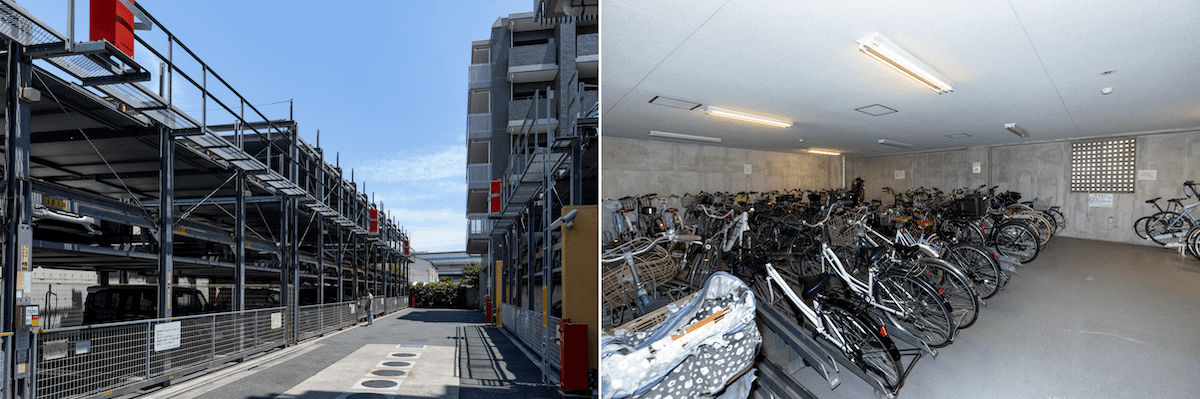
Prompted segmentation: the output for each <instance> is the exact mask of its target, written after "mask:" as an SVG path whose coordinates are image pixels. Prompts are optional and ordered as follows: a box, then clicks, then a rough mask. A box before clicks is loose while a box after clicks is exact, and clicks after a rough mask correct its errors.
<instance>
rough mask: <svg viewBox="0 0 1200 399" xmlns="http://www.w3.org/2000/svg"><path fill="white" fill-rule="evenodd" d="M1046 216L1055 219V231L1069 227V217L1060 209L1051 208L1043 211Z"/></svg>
mask: <svg viewBox="0 0 1200 399" xmlns="http://www.w3.org/2000/svg"><path fill="white" fill-rule="evenodd" d="M1042 212H1043V213H1045V214H1046V217H1048V218H1050V219H1053V220H1054V231H1056V232H1057V231H1062V230H1063V229H1065V228H1067V217H1066V216H1065V215H1063V213H1062V212H1060V211H1059V210H1058V209H1054V208H1050V209H1047V210H1044V211H1042Z"/></svg>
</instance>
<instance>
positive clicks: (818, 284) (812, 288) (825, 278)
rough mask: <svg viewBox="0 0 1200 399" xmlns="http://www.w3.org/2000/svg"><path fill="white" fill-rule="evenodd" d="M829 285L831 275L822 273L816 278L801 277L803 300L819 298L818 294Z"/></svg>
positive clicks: (801, 295)
mask: <svg viewBox="0 0 1200 399" xmlns="http://www.w3.org/2000/svg"><path fill="white" fill-rule="evenodd" d="M826 285H829V273H822V274H818V275H816V276H800V286H801V287H802V288H801V289H800V297H801V298H803V299H812V297H815V296H817V293H818V292H821V290H822V289H825V286H826Z"/></svg>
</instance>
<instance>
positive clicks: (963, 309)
mask: <svg viewBox="0 0 1200 399" xmlns="http://www.w3.org/2000/svg"><path fill="white" fill-rule="evenodd" d="M917 262H919V264H920V265H923V266H926V267H928V268H929V269H927V270H926V276H927V277H929V278H930V279H931V280H932V282H933V284H935V285H934V288H938V289H939V291H938V293H939V294H942V297H944V298H946V301H947V302H949V303H950V316H951V317H952V318H953V319H954V327H955V328H956V329H959V330H962V329H965V328H968V327H971V325H973V324H975V320H976V319H978V318H979V308H981V307H982V306H983V305H982V301H980V299H979V293H977V292H975V287H974V286H973V284H971V279H969V278H967V275H966V273H965V272H963V271H962V269H961V268H959V267H958V266H955V265H953V264H951V263H949V262H946V261H944V260H941V259H933V258H924V259H921V260H918V261H917Z"/></svg>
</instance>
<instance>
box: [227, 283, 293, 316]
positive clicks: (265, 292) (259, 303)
mask: <svg viewBox="0 0 1200 399" xmlns="http://www.w3.org/2000/svg"><path fill="white" fill-rule="evenodd" d="M243 289H244V290H245V294H244V296H243V297H242V298H243V299H245V301H246V309H247V310H249V309H263V308H276V307H279V289H278V288H257V287H256V288H249V287H247V288H243ZM212 310H214V311H217V312H228V311H230V310H233V287H222V288H218V289H217V293H216V294H214V295H213V302H212Z"/></svg>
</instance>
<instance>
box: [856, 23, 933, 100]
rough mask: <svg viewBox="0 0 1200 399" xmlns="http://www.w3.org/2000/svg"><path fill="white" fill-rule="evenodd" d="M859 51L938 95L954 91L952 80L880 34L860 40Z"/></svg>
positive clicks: (873, 34)
mask: <svg viewBox="0 0 1200 399" xmlns="http://www.w3.org/2000/svg"><path fill="white" fill-rule="evenodd" d="M858 50H859V51H862V52H863V53H864V54H866V55H869V56H871V58H874V59H877V60H879V61H880V62H883V63H884V64H887V66H890V67H892V68H893V69H895V70H897V71H900V73H903V74H904V76H908V77H909V78H911V79H912V80H915V81H917V83H920V84H922V85H925V87H928V88H929V89H931V90H933V91H935V92H937V93H938V94H942V93H947V92H950V91H953V90H954V83H953V82H951V81H950V79H947V78H946V77H945V76H942V74H939V73H937V71H934V70H933V68H931V67H930V66H929V65H926V64H925V63H924V62H921V60H918V59H917V57H913V55H912V54H909V53H908V52H907V51H904V49H902V48H900V46H897V45H896V43H892V41H891V40H889V39H888V38H887V37H885V36H883V34H881V33H879V32H875V33H872V34H870V35H867V37H864V38H862V39H858Z"/></svg>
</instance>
